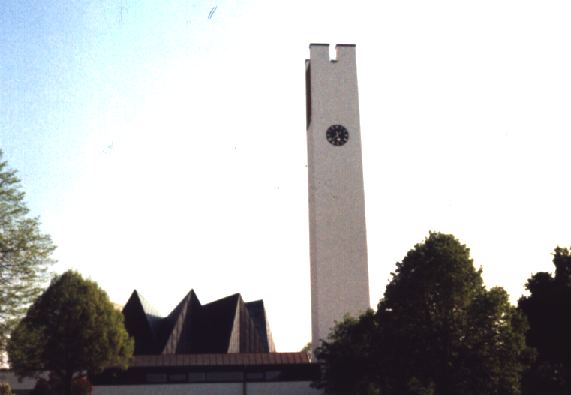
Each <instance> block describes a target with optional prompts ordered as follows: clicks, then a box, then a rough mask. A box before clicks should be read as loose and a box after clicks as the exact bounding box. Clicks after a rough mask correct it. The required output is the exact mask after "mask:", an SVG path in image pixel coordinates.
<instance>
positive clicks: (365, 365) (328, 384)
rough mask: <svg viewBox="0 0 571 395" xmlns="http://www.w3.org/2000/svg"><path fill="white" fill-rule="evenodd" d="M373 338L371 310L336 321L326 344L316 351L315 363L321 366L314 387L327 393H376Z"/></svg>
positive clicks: (372, 313) (375, 327)
mask: <svg viewBox="0 0 571 395" xmlns="http://www.w3.org/2000/svg"><path fill="white" fill-rule="evenodd" d="M377 335H378V325H377V320H376V319H375V313H374V312H373V310H368V311H367V312H365V313H364V314H362V315H361V316H360V317H359V318H353V317H351V316H346V317H345V318H344V320H343V321H341V322H337V323H336V325H335V327H334V328H333V330H332V331H331V333H330V334H329V338H328V341H325V342H322V343H321V345H320V346H319V347H318V348H317V350H316V356H317V358H318V360H320V361H323V362H324V364H323V369H322V377H321V378H320V380H319V381H317V382H316V383H314V387H317V388H322V389H324V390H325V392H326V393H331V394H368V395H369V394H370V395H373V394H378V393H379V392H378V391H379V386H378V384H377V379H378V376H377V373H378V363H377V362H378V361H376V360H375V356H374V355H373V351H374V346H373V345H374V343H375V339H374V337H375V336H377Z"/></svg>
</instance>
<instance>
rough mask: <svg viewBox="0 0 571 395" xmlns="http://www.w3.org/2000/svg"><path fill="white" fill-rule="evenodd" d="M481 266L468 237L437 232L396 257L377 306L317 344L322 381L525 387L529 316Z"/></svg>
mask: <svg viewBox="0 0 571 395" xmlns="http://www.w3.org/2000/svg"><path fill="white" fill-rule="evenodd" d="M481 274H482V273H481V269H480V270H476V269H475V268H474V265H473V262H472V259H471V258H470V252H469V249H468V248H466V246H464V245H462V244H461V243H460V242H458V240H457V239H456V238H454V237H453V236H451V235H446V234H441V233H430V234H429V236H428V237H427V238H426V240H425V241H424V242H423V243H421V244H417V245H416V246H415V247H414V248H413V249H412V250H411V251H409V252H408V254H407V255H406V256H405V258H404V259H403V260H402V262H399V263H397V268H396V271H395V273H393V274H392V280H391V282H390V283H389V284H388V286H387V289H386V291H385V295H384V297H383V299H381V301H380V302H379V304H378V306H377V311H376V312H375V313H374V314H372V313H367V314H365V315H363V316H361V317H360V318H359V319H358V320H357V321H354V320H346V321H344V322H343V323H341V324H340V325H338V326H337V327H336V328H335V330H334V331H333V333H332V334H331V336H330V338H329V340H328V341H327V342H324V343H323V344H322V345H321V347H320V348H319V349H318V357H319V358H320V359H322V361H323V362H324V375H323V377H322V379H321V380H320V382H318V383H317V384H318V385H320V386H322V387H323V388H325V389H326V390H327V391H328V392H329V393H334V394H335V393H336V394H346V393H356V394H358V393H362V394H370V393H379V394H382V395H413V394H414V395H448V394H450V395H452V394H454V395H456V394H462V395H482V394H486V395H517V394H520V379H521V375H522V372H523V370H524V369H525V367H526V366H527V364H528V363H529V359H530V358H531V352H530V351H529V349H528V348H527V346H526V344H525V332H526V330H527V324H526V320H525V318H524V317H523V315H522V314H521V313H520V312H518V311H517V309H516V308H515V307H513V306H511V305H510V303H509V300H508V295H507V293H506V292H505V291H504V290H503V289H501V288H492V289H491V290H486V289H485V287H484V285H483V281H482V275H481ZM345 357H346V358H347V365H343V363H344V362H343V358H345ZM351 366H356V367H358V368H359V369H351ZM339 376H344V377H342V378H340V377H339ZM334 380H335V381H334ZM340 381H345V383H343V385H344V386H341V385H340V384H339V382H340ZM365 383H366V384H365ZM330 384H331V385H330ZM375 391H376V392H375Z"/></svg>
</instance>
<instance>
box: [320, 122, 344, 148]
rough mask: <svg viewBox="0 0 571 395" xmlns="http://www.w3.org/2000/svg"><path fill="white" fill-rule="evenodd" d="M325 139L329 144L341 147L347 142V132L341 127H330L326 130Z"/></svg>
mask: <svg viewBox="0 0 571 395" xmlns="http://www.w3.org/2000/svg"><path fill="white" fill-rule="evenodd" d="M325 137H327V141H329V142H330V143H331V144H333V145H337V146H341V145H344V144H345V143H346V142H347V140H349V132H348V131H347V129H346V128H345V126H343V125H331V126H329V129H327V132H326V133H325Z"/></svg>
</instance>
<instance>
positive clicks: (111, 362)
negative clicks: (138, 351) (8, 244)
mask: <svg viewBox="0 0 571 395" xmlns="http://www.w3.org/2000/svg"><path fill="white" fill-rule="evenodd" d="M8 354H9V358H10V362H11V363H12V367H13V369H14V370H15V372H16V373H17V374H18V375H19V376H27V375H28V376H29V375H32V374H33V373H34V372H35V371H46V370H47V371H50V372H51V373H52V375H53V376H54V378H55V379H57V381H60V382H62V383H64V388H63V391H65V392H66V393H69V391H70V390H71V384H72V378H73V376H74V374H75V373H77V372H86V373H87V374H88V375H92V374H94V373H97V372H100V371H101V370H103V369H105V368H107V367H126V366H127V362H128V360H129V358H130V357H131V355H132V354H133V340H132V339H130V338H129V336H128V334H127V331H126V329H125V326H124V323H123V315H122V314H121V312H119V311H117V310H115V308H114V307H113V305H112V304H111V302H110V301H109V298H108V297H107V294H106V293H105V292H104V291H102V290H101V289H100V288H99V287H98V286H97V284H95V283H94V282H92V281H89V280H84V279H83V278H82V277H81V276H80V275H79V274H78V273H75V272H72V271H68V272H66V273H64V274H63V275H61V276H59V277H56V278H54V279H53V280H52V282H51V284H50V286H49V287H48V289H47V290H46V291H45V292H44V293H43V294H42V295H41V296H40V297H39V298H38V299H37V300H36V301H35V302H34V303H33V304H32V306H31V307H30V309H29V310H28V312H27V314H26V316H25V317H24V319H23V320H22V321H20V323H19V324H18V326H17V327H16V329H15V330H14V332H13V333H12V336H11V338H10V341H9V344H8Z"/></svg>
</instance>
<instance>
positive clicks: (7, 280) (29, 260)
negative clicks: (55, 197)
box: [0, 151, 55, 362]
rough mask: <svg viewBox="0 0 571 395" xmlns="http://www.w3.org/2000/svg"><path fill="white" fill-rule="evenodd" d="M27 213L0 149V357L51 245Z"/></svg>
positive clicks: (39, 281) (33, 294) (42, 275)
mask: <svg viewBox="0 0 571 395" xmlns="http://www.w3.org/2000/svg"><path fill="white" fill-rule="evenodd" d="M28 214H29V210H28V208H27V207H26V204H25V202H24V192H22V191H21V187H20V180H19V179H18V177H17V176H16V171H15V170H11V169H10V168H9V167H8V164H7V163H6V162H5V161H3V160H2V151H0V357H1V356H2V354H3V353H4V351H5V350H6V341H7V339H8V335H9V333H10V331H11V330H12V328H13V327H14V325H15V324H16V322H17V321H18V320H19V319H21V318H22V316H23V315H24V313H25V312H26V309H27V308H28V306H29V304H30V303H31V302H32V301H33V300H34V299H35V298H37V296H38V295H39V294H40V292H41V290H42V285H43V284H44V283H45V280H46V272H47V269H48V267H49V265H50V264H51V263H52V261H51V259H50V255H51V253H52V251H53V250H54V248H55V247H54V245H53V244H52V241H51V239H50V237H49V236H47V235H45V234H43V233H41V232H40V223H39V220H38V218H31V217H30V216H29V215H28ZM0 362H1V361H0Z"/></svg>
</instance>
